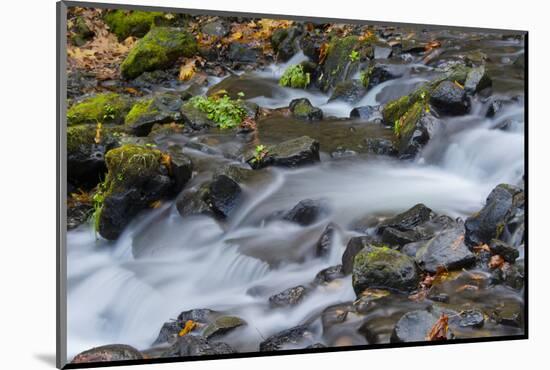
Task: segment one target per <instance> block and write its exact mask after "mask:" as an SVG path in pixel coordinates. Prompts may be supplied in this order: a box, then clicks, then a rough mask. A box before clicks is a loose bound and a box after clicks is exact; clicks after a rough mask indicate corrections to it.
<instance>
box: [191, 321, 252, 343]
mask: <svg viewBox="0 0 550 370" xmlns="http://www.w3.org/2000/svg"><path fill="white" fill-rule="evenodd" d="M243 325H247V324H246V321H244V320H242V319H241V318H239V317H236V316H221V317H218V318H217V319H216V320H215V321H214V322H213V323H211V324H210V325H208V326H207V327H206V329H204V332H203V333H202V335H203V336H204V337H206V339H212V338H214V337H218V336H222V335H224V334H227V333H229V332H231V331H233V330H235V329H237V328H238V327H241V326H243Z"/></svg>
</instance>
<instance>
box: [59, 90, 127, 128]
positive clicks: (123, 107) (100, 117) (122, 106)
mask: <svg viewBox="0 0 550 370" xmlns="http://www.w3.org/2000/svg"><path fill="white" fill-rule="evenodd" d="M131 106H132V101H131V99H130V98H128V97H126V96H124V95H119V94H116V93H102V94H96V95H92V96H89V97H86V98H84V99H82V100H80V101H77V102H75V103H74V104H73V105H71V107H70V108H69V109H68V110H67V125H69V126H71V125H79V124H92V125H96V124H97V123H98V122H101V123H102V124H120V123H123V122H124V117H126V114H127V113H128V111H129V110H130V108H131Z"/></svg>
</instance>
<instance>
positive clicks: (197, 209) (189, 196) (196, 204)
mask: <svg viewBox="0 0 550 370" xmlns="http://www.w3.org/2000/svg"><path fill="white" fill-rule="evenodd" d="M209 185H210V184H209V183H208V182H207V183H204V184H202V185H200V186H197V187H192V188H189V189H185V190H184V191H182V192H181V193H180V194H179V195H178V197H177V198H176V209H177V210H178V212H179V214H180V216H181V217H188V216H199V215H208V216H214V212H213V211H212V209H211V208H210V205H209V204H208V195H209Z"/></svg>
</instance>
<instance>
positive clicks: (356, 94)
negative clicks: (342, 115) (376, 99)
mask: <svg viewBox="0 0 550 370" xmlns="http://www.w3.org/2000/svg"><path fill="white" fill-rule="evenodd" d="M366 94H367V89H366V88H365V86H363V84H362V83H361V81H359V80H346V81H341V82H338V83H337V84H336V86H335V87H334V90H333V91H332V94H331V95H330V98H329V100H328V101H329V102H331V101H343V102H346V103H349V104H354V103H356V102H358V101H359V100H361V98H362V97H364V96H365V95H366Z"/></svg>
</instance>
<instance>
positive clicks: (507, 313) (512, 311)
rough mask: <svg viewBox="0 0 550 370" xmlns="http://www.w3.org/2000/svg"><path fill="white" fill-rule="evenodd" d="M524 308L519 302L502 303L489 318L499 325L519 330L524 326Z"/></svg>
mask: <svg viewBox="0 0 550 370" xmlns="http://www.w3.org/2000/svg"><path fill="white" fill-rule="evenodd" d="M523 312H524V306H523V304H522V303H520V302H503V303H502V304H500V305H499V306H498V307H497V308H495V310H494V311H493V312H492V313H491V317H492V318H493V319H494V320H495V321H496V322H497V323H498V324H500V325H505V326H512V327H516V328H521V327H523V325H524V319H523Z"/></svg>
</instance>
